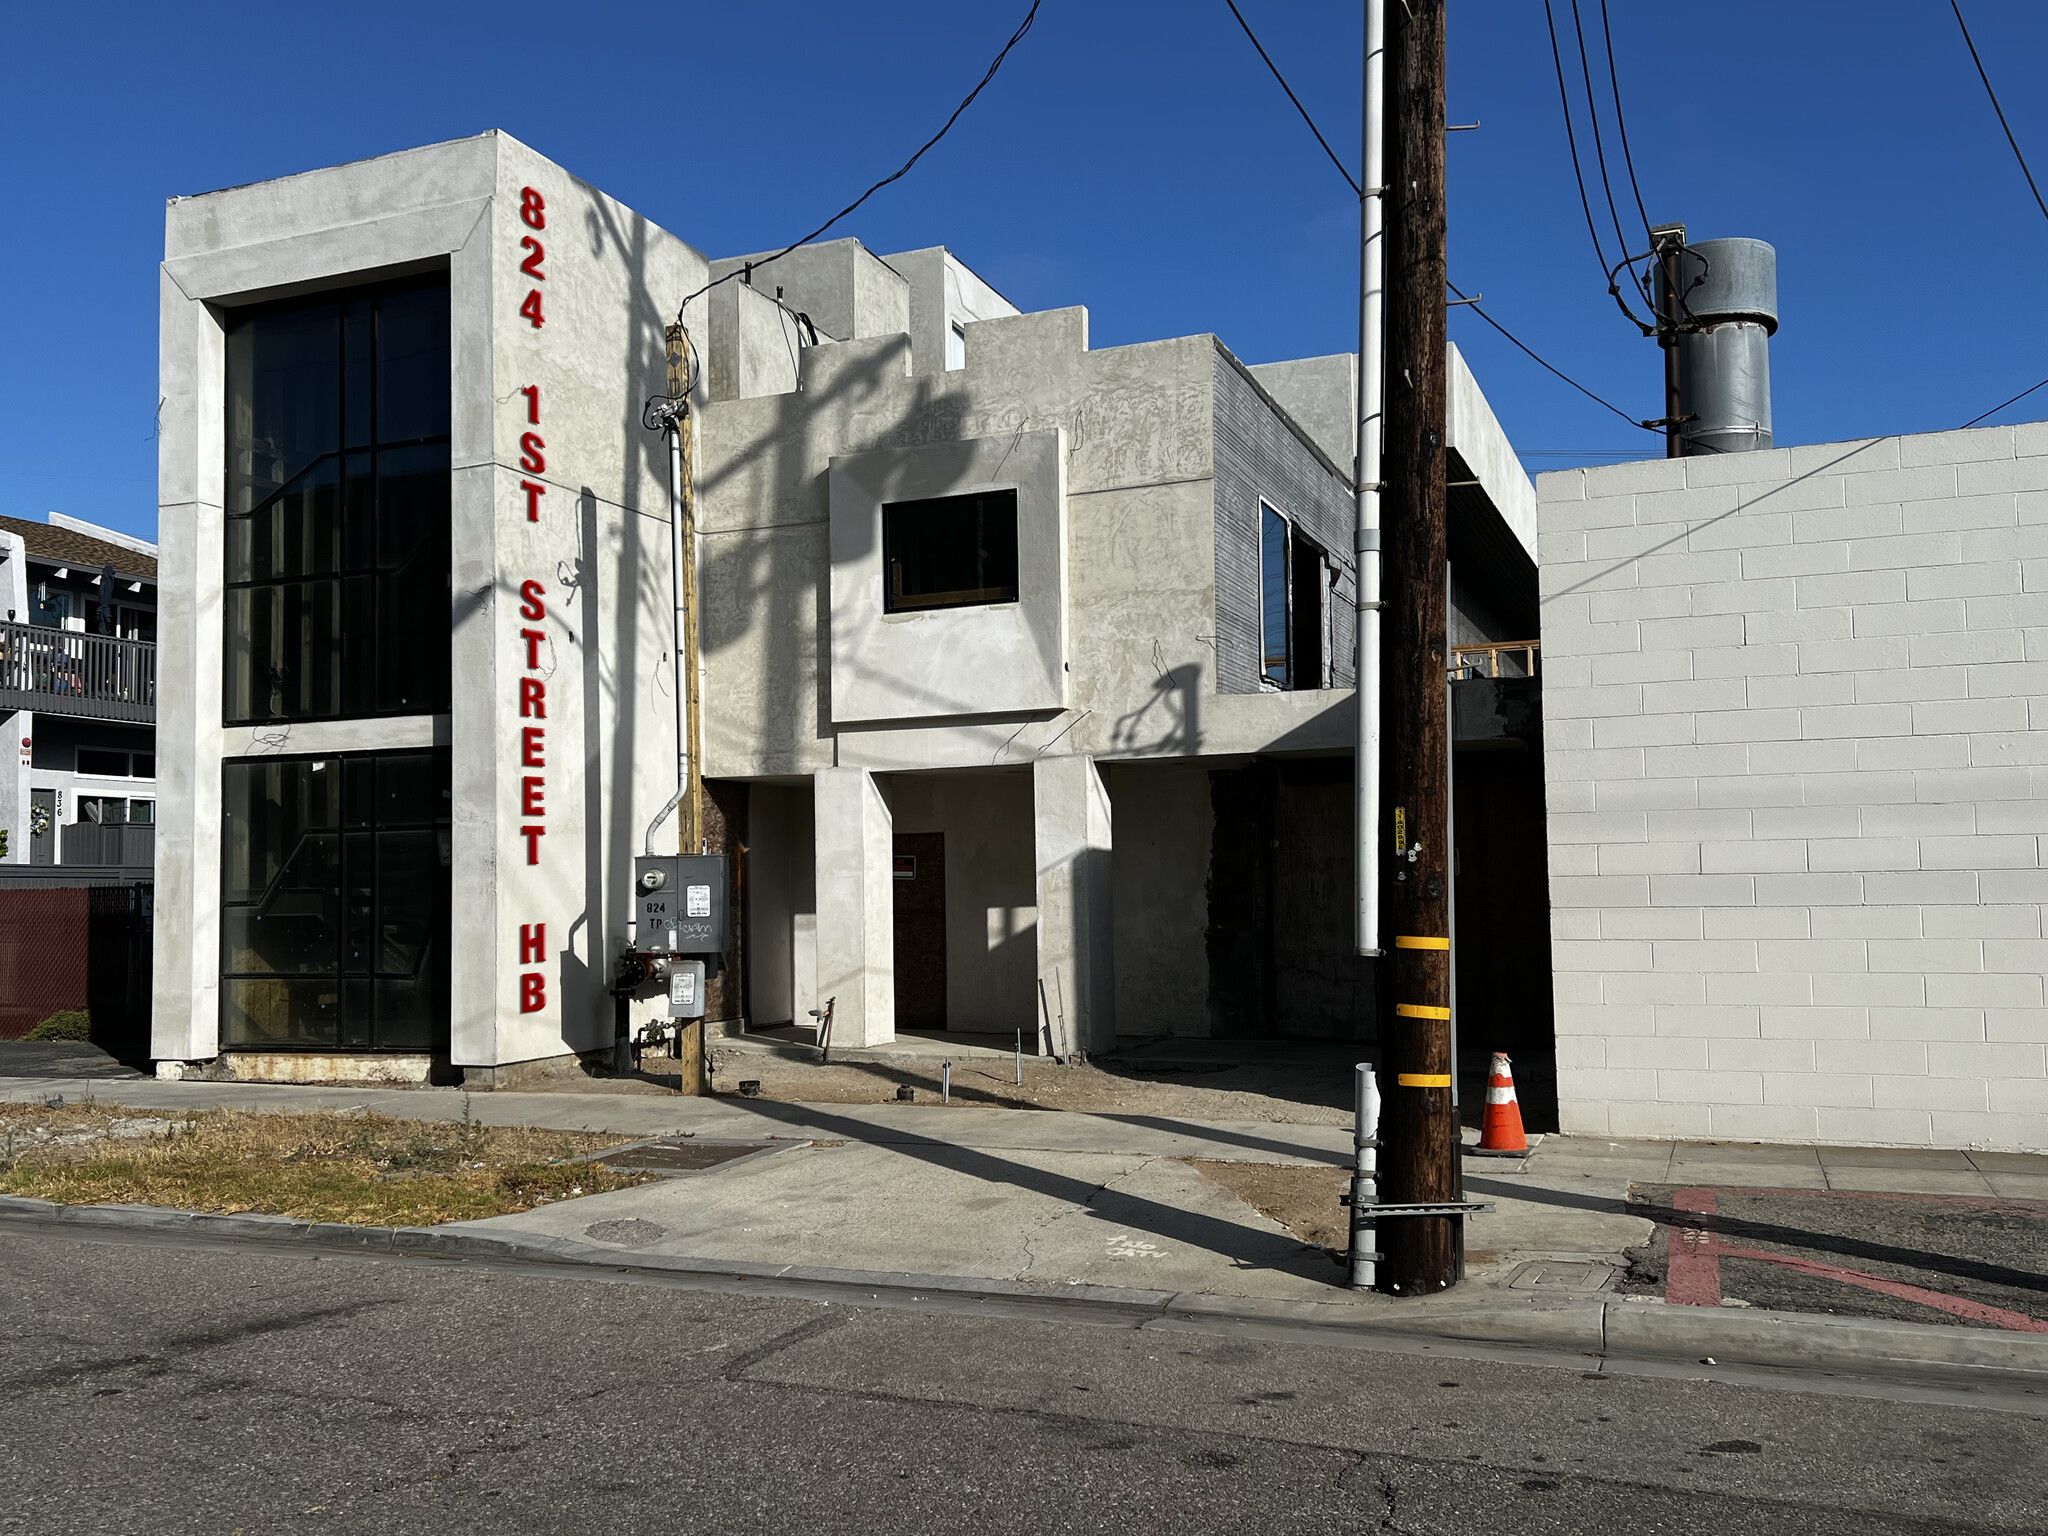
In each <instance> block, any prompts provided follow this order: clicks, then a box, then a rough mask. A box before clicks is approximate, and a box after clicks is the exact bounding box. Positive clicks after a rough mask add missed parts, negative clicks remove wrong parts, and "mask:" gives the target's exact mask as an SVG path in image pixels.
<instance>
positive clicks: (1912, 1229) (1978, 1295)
mask: <svg viewBox="0 0 2048 1536" xmlns="http://www.w3.org/2000/svg"><path fill="white" fill-rule="evenodd" d="M1629 1203H1630V1206H1631V1208H1632V1209H1633V1210H1634V1211H1635V1212H1636V1214H1638V1215H1642V1216H1647V1217H1649V1218H1650V1219H1651V1220H1652V1221H1654V1222H1656V1223H1657V1227H1656V1231H1655V1233H1654V1234H1653V1235H1652V1237H1651V1239H1650V1241H1649V1242H1648V1243H1647V1244H1645V1245H1644V1246H1643V1247H1640V1248H1634V1249H1631V1250H1629V1254H1628V1258H1629V1268H1628V1272H1627V1274H1626V1275H1625V1276H1623V1277H1622V1280H1621V1282H1620V1289H1621V1290H1623V1291H1626V1292H1633V1293H1635V1294H1639V1295H1655V1296H1662V1297H1664V1298H1665V1300H1666V1301H1669V1302H1674V1303H1678V1304H1681V1305H1694V1306H1735V1307H1742V1306H1750V1307H1768V1308H1770V1309H1772V1310H1774V1311H1784V1312H1820V1313H1833V1314H1836V1315H1838V1316H1848V1317H1882V1318H1891V1319H1895V1320H1897V1321H1900V1322H1912V1323H1933V1324H1938V1325H1943V1326H1948V1327H1961V1328H1968V1327H1978V1328H2000V1329H2008V1330H2014V1331H2021V1332H2039V1331H2043V1330H2048V1201H2038V1200H2001V1199H1992V1198H1984V1197H1976V1196H1947V1195H1914V1194H1887V1193H1863V1192H1856V1191H1840V1190H1794V1189H1710V1190H1701V1189H1680V1188H1677V1187H1675V1186H1672V1185H1666V1184H1632V1185H1630V1186H1629ZM1674 1242H1676V1243H1677V1244H1678V1249H1677V1251H1676V1252H1675V1253H1674V1251H1673V1243H1674Z"/></svg>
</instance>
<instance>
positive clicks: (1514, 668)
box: [1450, 640, 1543, 683]
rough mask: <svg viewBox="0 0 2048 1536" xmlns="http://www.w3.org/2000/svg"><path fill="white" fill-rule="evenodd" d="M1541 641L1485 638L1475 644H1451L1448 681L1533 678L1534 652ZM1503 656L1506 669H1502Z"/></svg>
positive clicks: (1534, 672)
mask: <svg viewBox="0 0 2048 1536" xmlns="http://www.w3.org/2000/svg"><path fill="white" fill-rule="evenodd" d="M1542 648H1543V642H1542V641H1541V640H1487V641H1484V642H1482V643H1480V644H1478V645H1454V646H1452V647H1451V665H1450V674H1451V681H1452V682H1454V683H1464V682H1470V681H1471V680H1472V679H1473V678H1475V677H1534V676H1535V675H1536V653H1537V652H1538V651H1540V650H1541V649H1542ZM1503 659H1505V662H1506V670H1505V671H1503V670H1502V662H1503Z"/></svg>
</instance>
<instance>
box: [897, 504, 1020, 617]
mask: <svg viewBox="0 0 2048 1536" xmlns="http://www.w3.org/2000/svg"><path fill="white" fill-rule="evenodd" d="M1017 499H1018V498H1017V488H1016V487H1015V486H997V487H993V488H991V489H988V490H982V491H965V492H958V493H955V494H952V495H947V496H922V497H917V498H914V499H912V500H908V501H891V502H884V503H883V504H882V611H883V612H884V613H931V612H934V611H939V610H944V609H949V608H992V607H997V606H1000V605H1002V604H1005V603H1015V602H1019V601H1021V600H1022V594H1023V583H1022V570H1021V561H1020V559H1019V553H1018V526H1017V525H1018V513H1017ZM969 515H972V517H973V518H974V534H973V546H974V555H973V562H972V563H973V565H974V577H975V579H976V580H978V581H979V583H980V584H979V585H977V586H953V587H933V588H929V589H925V588H920V589H919V590H918V591H915V592H909V593H906V592H905V591H904V587H905V584H906V583H905V572H906V571H907V570H909V569H911V568H913V566H912V551H911V550H910V549H908V548H906V545H909V544H911V543H912V542H913V541H915V540H916V539H918V538H920V537H928V536H929V531H930V528H931V526H932V524H934V523H939V524H950V525H951V526H950V527H948V529H947V532H948V533H949V534H957V533H959V532H961V531H963V530H964V529H965V526H966V523H965V519H966V518H967V517H968V516H969ZM919 522H923V523H924V525H925V526H924V527H922V528H920V527H917V526H915V525H916V524H918V523H919ZM992 524H993V525H994V526H993V527H992V526H991V525H992ZM945 553H946V552H941V554H940V555H939V556H937V557H935V556H934V555H933V554H932V553H931V552H930V551H929V550H927V551H925V552H924V557H923V563H926V564H930V563H931V561H932V560H933V559H934V558H943V557H944V554H945ZM951 553H953V554H957V553H958V550H957V549H956V550H954V551H951ZM1005 577H1007V581H1005V580H1004V579H1003V578H1005Z"/></svg>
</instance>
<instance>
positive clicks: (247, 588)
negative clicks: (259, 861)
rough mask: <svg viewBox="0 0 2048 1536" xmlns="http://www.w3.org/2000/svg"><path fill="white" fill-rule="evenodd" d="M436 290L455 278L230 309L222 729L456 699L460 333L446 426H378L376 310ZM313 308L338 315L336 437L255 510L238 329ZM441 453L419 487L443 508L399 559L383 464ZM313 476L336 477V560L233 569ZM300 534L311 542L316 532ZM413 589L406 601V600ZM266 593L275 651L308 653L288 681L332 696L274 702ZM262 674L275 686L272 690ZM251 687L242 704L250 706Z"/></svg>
mask: <svg viewBox="0 0 2048 1536" xmlns="http://www.w3.org/2000/svg"><path fill="white" fill-rule="evenodd" d="M429 291H434V292H438V293H439V294H440V295H441V296H442V300H443V304H444V306H445V305H446V303H447V302H448V292H449V283H448V273H447V271H446V269H445V268H443V269H439V270H436V271H432V272H427V273H422V274H416V275H412V276H407V277H402V278H393V279H389V280H383V281H377V282H370V283H363V284H359V285H355V286H351V287H346V288H338V289H329V290H323V291H321V292H318V293H313V294H305V295H299V296H295V297H292V298H287V299H279V300H274V301H271V302H268V303H263V304H256V305H249V306H245V307H239V308H236V309H232V310H230V311H228V312H227V313H226V314H225V316H224V317H223V325H222V329H223V336H224V340H225V342H226V353H227V374H226V378H225V379H224V384H225V388H224V389H223V401H224V412H223V414H224V420H223V434H222V436H223V453H224V455H225V463H224V470H225V482H224V483H225V488H226V495H225V498H224V499H225V501H226V506H225V508H224V519H223V533H224V538H223V550H222V560H223V568H222V603H221V636H222V646H221V684H222V687H221V713H222V719H223V723H224V724H227V725H231V726H233V725H277V724H286V723H296V722H300V721H308V722H310V721H320V720H349V719H388V718H394V717H404V716H416V715H435V714H445V713H447V712H448V711H449V709H450V708H451V704H452V697H453V682H452V660H453V624H452V620H451V616H450V611H449V609H448V608H447V606H446V604H447V600H448V595H449V593H450V591H451V587H450V581H451V577H452V573H453V569H454V558H453V529H452V521H453V519H452V502H453V483H454V471H453V426H454V420H453V418H454V379H453V370H452V361H453V342H452V335H451V336H450V337H449V338H447V339H446V350H445V353H444V355H445V356H446V357H447V359H448V360H449V364H450V366H449V373H448V377H447V379H446V380H445V381H444V384H445V387H446V389H447V391H448V409H447V411H446V413H445V417H444V419H445V421H446V424H447V427H448V430H446V431H439V432H430V433H426V434H424V435H413V436H394V437H391V438H388V439H387V438H385V437H384V436H383V428H382V417H383V414H384V400H383V398H382V396H383V381H382V379H381V377H380V373H381V367H380V365H381V363H382V361H383V354H382V351H381V346H382V336H381V331H382V325H381V309H380V306H381V304H382V303H383V302H384V301H385V300H386V299H389V298H391V297H394V296H403V295H408V294H413V293H421V292H429ZM365 304H367V305H368V306H369V309H370V315H371V325H372V330H371V340H370V343H369V346H370V350H369V351H368V353H367V354H365V355H364V356H363V357H360V358H352V356H351V348H350V335H349V332H348V315H349V310H350V308H351V306H359V305H365ZM318 310H331V311H332V312H333V316H334V323H335V326H336V336H335V369H336V372H335V375H334V377H333V379H332V381H331V385H330V386H329V387H331V388H332V389H333V392H334V399H333V402H332V408H333V412H334V417H333V420H334V426H333V431H332V441H333V444H334V446H333V447H331V448H329V449H327V450H326V451H323V452H320V453H317V454H316V455H314V456H313V457H312V458H310V459H308V460H307V461H306V462H305V463H304V464H301V465H299V466H297V468H296V469H294V470H293V472H292V473H291V476H290V478H289V479H288V480H286V481H285V482H284V483H283V484H281V485H277V486H275V487H274V488H273V489H272V490H271V491H270V492H269V494H268V495H265V496H263V497H261V498H260V499H258V500H256V501H255V503H254V505H252V506H250V507H247V508H238V507H237V506H236V502H237V500H238V499H239V491H240V488H241V486H242V483H243V482H244V481H245V480H248V479H251V478H254V477H253V475H238V472H237V456H238V454H242V453H245V452H247V453H250V454H253V453H254V452H255V451H256V450H257V448H258V446H259V445H258V444H257V443H255V442H254V441H253V440H252V441H250V442H247V443H245V442H243V441H241V440H240V439H239V436H238V431H237V421H236V413H237V405H238V396H237V379H236V367H237V364H236V353H235V349H236V346H237V342H236V333H237V332H238V331H239V330H240V329H241V328H242V327H243V326H245V325H247V324H249V323H251V322H255V321H259V320H262V319H265V318H269V317H275V316H283V315H288V314H292V313H300V312H312V311H318ZM352 363H353V364H354V365H355V366H357V367H360V368H361V369H362V370H363V372H364V373H365V374H366V375H367V378H366V380H365V382H364V384H363V385H361V386H360V387H359V390H360V392H353V391H352V389H351V377H350V375H351V365H352ZM359 415H360V416H361V417H364V418H366V422H367V424H366V426H365V427H364V429H363V430H362V431H357V430H352V427H353V424H354V423H355V422H356V420H357V418H358V416H359ZM436 453H438V457H439V460H440V463H439V465H438V466H437V467H435V466H429V467H426V468H424V469H421V470H418V471H416V472H415V475H416V479H417V480H418V482H419V484H421V485H424V484H425V483H426V482H427V481H428V480H429V479H430V478H433V477H438V478H439V485H438V487H437V492H436V494H437V505H436V506H435V508H434V510H433V513H432V516H433V518H434V522H433V524H432V526H431V527H428V528H427V529H426V530H425V531H424V532H423V533H422V534H421V535H420V537H419V542H418V544H417V546H416V547H415V548H414V549H413V551H412V553H411V555H409V556H408V557H407V558H406V559H404V560H402V561H399V562H396V563H392V562H390V561H388V560H387V558H386V550H385V548H384V545H385V543H386V540H387V535H388V525H387V524H386V523H385V522H384V521H383V520H382V514H381V511H380V501H381V499H382V498H383V497H384V495H385V494H386V492H387V488H388V487H389V486H390V484H391V483H392V477H390V476H387V475H386V474H385V473H384V465H385V463H386V461H387V458H389V459H392V460H394V461H397V462H402V461H403V456H405V455H407V454H411V455H412V456H414V457H415V458H422V457H424V458H427V459H431V458H432V457H433V456H435V454H436ZM315 476H326V477H328V478H329V479H331V481H332V489H331V490H330V491H329V494H330V495H331V497H332V498H333V501H334V504H335V505H334V509H333V511H332V514H331V516H332V521H333V528H332V531H331V532H330V533H329V534H327V535H326V536H327V537H331V539H332V541H333V543H334V545H335V546H336V551H335V558H334V559H333V560H332V561H331V563H329V564H327V565H326V566H325V567H324V568H321V562H319V560H318V559H317V558H316V559H315V561H314V562H313V565H314V568H312V569H298V570H290V571H285V572H282V573H278V572H264V573H260V574H259V573H256V572H254V571H253V570H250V569H243V570H240V571H238V570H237V566H238V563H240V562H241V558H242V557H241V553H240V550H239V545H240V543H241V542H242V541H244V540H247V541H249V542H250V544H251V546H252V548H253V547H254V543H255V540H256V536H257V530H258V528H259V526H260V525H259V524H258V523H257V522H256V519H257V518H258V517H259V516H260V515H261V514H263V513H264V512H266V511H267V510H268V509H270V508H271V507H273V506H274V505H275V504H277V503H278V502H279V501H280V500H281V499H282V498H285V497H287V496H288V495H289V494H291V493H292V492H293V490H294V488H295V487H298V488H299V490H300V494H302V495H303V494H306V493H307V492H308V490H313V491H315V492H317V490H318V489H319V487H320V486H321V484H322V481H321V480H319V479H309V477H315ZM363 484H367V486H368V490H367V493H364V492H361V491H359V490H358V489H357V488H358V487H359V486H361V485H363ZM365 495H366V496H367V501H366V502H365V501H364V500H363V497H364V496H365ZM352 519H366V522H364V521H352ZM278 542H281V543H289V542H291V541H290V540H289V539H285V540H280V541H278ZM305 542H306V543H307V544H308V545H309V546H310V545H311V544H312V543H313V542H314V541H313V540H312V539H308V540H306V541H305ZM415 562H418V564H417V565H416V564H415ZM249 563H250V565H252V566H253V565H254V564H256V563H258V562H257V560H255V559H254V558H251V559H250V561H249ZM408 579H409V582H410V585H409V584H408ZM408 591H410V593H411V595H412V598H413V603H412V604H409V603H408V602H407V600H406V594H407V593H408ZM429 593H430V594H432V595H433V596H434V597H435V598H437V599H438V600H439V601H438V605H437V607H436V610H435V612H434V613H433V615H432V617H431V619H430V618H429V617H428V616H427V615H426V614H425V613H423V612H420V611H418V610H417V608H416V606H415V605H416V603H417V602H418V601H419V600H420V599H421V598H422V597H423V596H424V595H425V594H429ZM273 594H274V596H273ZM265 601H268V602H270V603H273V604H274V605H275V608H274V612H273V614H272V617H273V618H274V619H276V620H277V621H279V622H280V623H281V624H282V626H283V630H282V636H283V637H282V638H280V639H278V641H277V646H278V647H279V648H281V649H282V650H283V651H284V652H285V653H286V654H290V653H292V652H294V651H296V652H297V653H298V654H299V656H300V658H301V659H302V661H303V660H304V659H305V658H311V661H310V662H308V663H307V664H306V665H304V666H303V667H302V668H298V669H293V671H292V672H291V673H290V680H291V682H292V684H293V685H294V686H295V687H296V689H297V691H298V692H299V693H300V694H301V695H303V694H305V693H307V692H309V691H312V690H316V689H317V690H322V691H324V692H325V693H326V694H327V696H328V697H327V705H328V707H324V708H314V707H302V705H301V704H300V703H299V702H296V701H293V700H291V699H287V700H286V702H285V703H284V705H283V707H278V704H277V697H278V693H277V691H278V689H280V688H283V687H285V680H284V678H283V677H282V676H281V675H280V672H279V669H278V668H277V667H275V666H271V667H269V668H267V669H262V668H261V663H260V662H259V661H258V659H257V658H256V656H255V652H256V649H257V641H256V632H257V620H256V617H255V615H256V612H257V609H258V606H259V604H260V603H263V602H265ZM408 619H410V622H409V623H408ZM294 623H296V624H297V625H298V626H299V627H300V629H301V638H300V639H299V641H298V643H297V644H296V645H295V644H293V643H292V639H291V638H290V636H291V629H292V627H293V625H294ZM323 627H324V628H325V629H326V631H327V633H325V634H324V635H323V634H317V633H311V632H310V631H314V630H318V629H320V628H323ZM423 642H424V643H423ZM245 667H246V668H247V669H248V670H247V673H246V675H245V673H244V668H245ZM316 669H325V670H327V671H328V673H329V678H328V681H327V682H326V684H325V685H324V689H323V685H322V684H321V683H320V682H319V681H317V680H316V678H315V676H314V673H315V671H316ZM264 670H267V672H268V681H269V684H270V686H269V687H268V688H267V689H266V687H265V681H266V679H265V677H264V675H263V671H264ZM394 680H396V681H395V685H394ZM401 689H404V690H409V695H408V696H407V697H404V698H403V699H396V694H397V692H398V691H399V690H401ZM245 694H246V701H245V702H242V701H244V695H245ZM394 700H395V701H394ZM238 704H239V706H240V707H238Z"/></svg>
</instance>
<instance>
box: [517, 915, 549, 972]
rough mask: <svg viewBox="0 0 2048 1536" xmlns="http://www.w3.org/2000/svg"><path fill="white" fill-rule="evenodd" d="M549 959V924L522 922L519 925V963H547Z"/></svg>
mask: <svg viewBox="0 0 2048 1536" xmlns="http://www.w3.org/2000/svg"><path fill="white" fill-rule="evenodd" d="M547 959H548V925H547V924H546V923H533V924H527V923H521V924H520V925H519V963H520V964H521V965H545V964H547Z"/></svg>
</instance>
